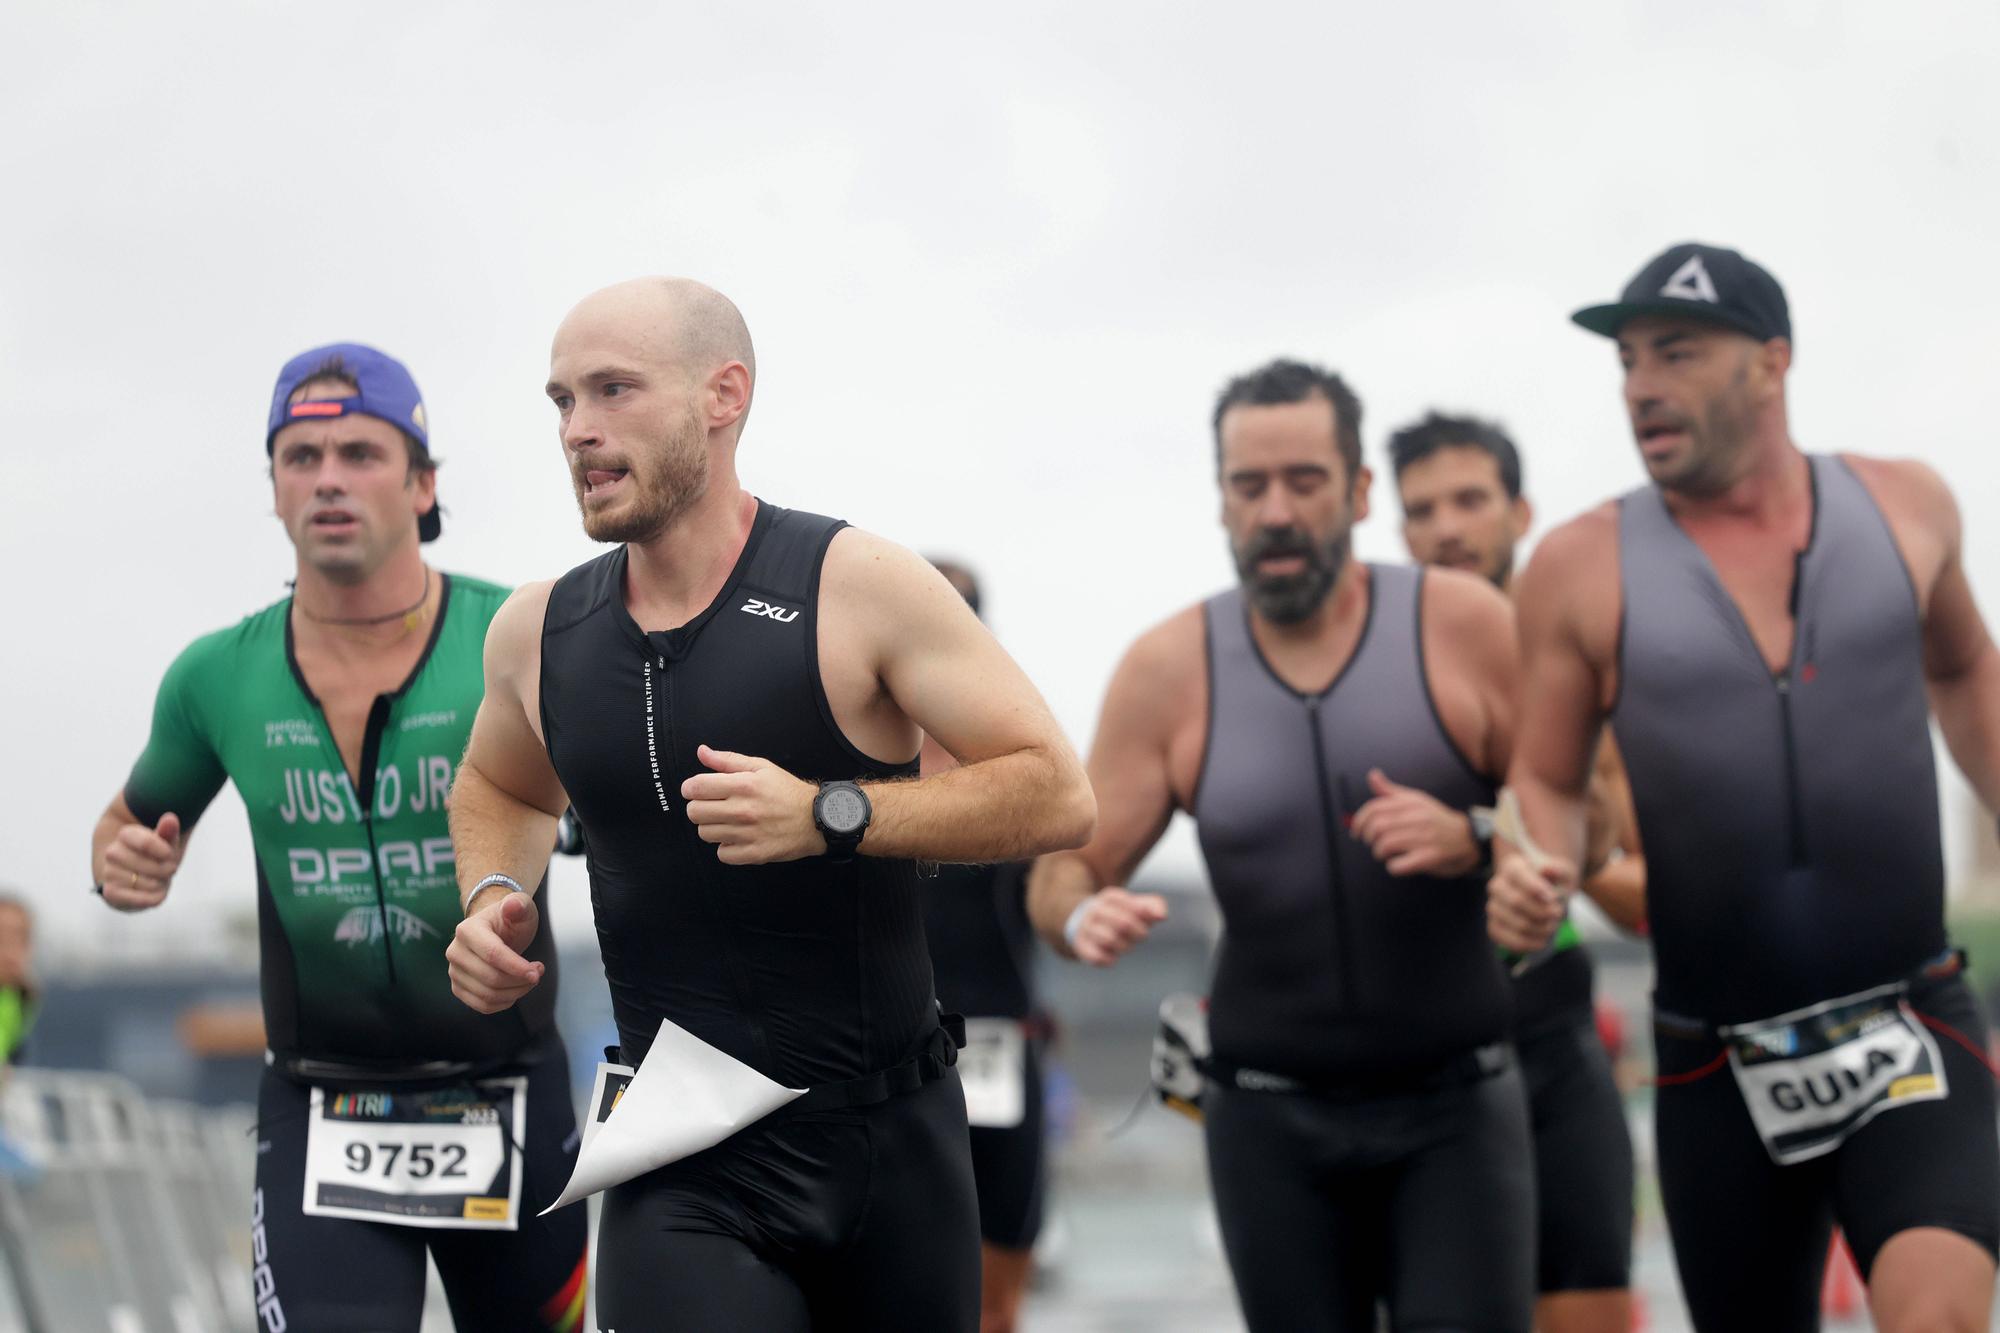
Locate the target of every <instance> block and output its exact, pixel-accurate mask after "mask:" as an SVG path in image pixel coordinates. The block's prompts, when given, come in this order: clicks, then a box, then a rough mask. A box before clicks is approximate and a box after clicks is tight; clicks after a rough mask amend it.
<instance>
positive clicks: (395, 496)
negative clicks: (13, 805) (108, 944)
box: [91, 343, 584, 1333]
mask: <svg viewBox="0 0 2000 1333" xmlns="http://www.w3.org/2000/svg"><path fill="white" fill-rule="evenodd" d="M265 448H266V451H267V453H268V455H269V457H270V460H271V478H272V486H273V493H274V497H275V501H276V509H277V514H278V517H279V519H280V521H281V522H283V523H284V525H285V530H286V533H287V535H289V536H290V538H291V540H292V544H293V546H294V547H295V548H296V549H297V552H298V565H297V575H296V582H295V584H294V586H293V593H292V596H290V597H288V598H285V599H284V600H282V601H279V602H277V603H275V604H274V605H272V606H270V607H267V608H266V609H264V610H262V611H259V612H257V613H256V614H254V615H251V616H249V617H248V618H246V619H244V620H243V621H241V622H239V623H238V624H237V625H235V626H232V627H230V628H228V629H224V630H220V631H217V632H216V633H213V634H209V635H206V636H204V637H202V638H200V639H197V640H196V641H195V642H194V643H193V644H192V645H190V646H189V647H188V648H187V649H186V650H185V651H184V652H183V653H182V654H181V655H180V657H179V658H178V659H176V661H175V662H174V664H173V665H172V666H171V667H170V668H168V671H167V675H166V679H165V680H164V681H163V682H162V683H161V686H160V690H159V694H158V698H157V701H156V703H155V706H154V713H153V727H152V734H151V736H150V738H149V739H148V741H147V743H146V748H145V751H144V753H143V754H141V755H140V757H139V761H138V763H137V764H135V765H134V767H133V769H132V773H131V776H130V777H129V778H128V779H127V781H126V783H125V786H124V788H123V789H122V790H121V791H120V792H119V793H118V795H116V796H114V797H113V798H112V800H111V804H110V806H109V808H108V809H107V810H106V811H105V813H104V815H103V817H102V818H101V819H100V820H99V821H98V825H97V830H96V835H95V837H94V838H93V839H92V846H91V854H92V866H93V869H94V871H95V875H96V880H97V891H98V892H99V893H100V894H101V895H102V896H103V898H104V900H105V902H106V903H108V904H109V905H111V906H112V907H114V908H117V909H118V910H120V911H127V912H133V911H140V910H144V909H147V908H152V907H157V906H159V905H160V904H161V903H162V902H163V901H164V900H165V899H166V897H167V893H168V890H169V889H170V887H171V885H172V882H173V878H174V873H175V871H176V870H177V869H178V868H179V865H180V859H181V852H182V848H183V846H184V844H185V840H186V837H187V835H188V833H189V832H191V831H192V829H193V827H194V824H195V821H196V820H197V819H199V818H200V816H201V813H202V811H203V810H204V809H206V808H207V806H208V803H209V802H210V800H212V799H213V798H214V796H215V795H216V793H217V792H218V791H219V790H220V789H221V787H222V784H223V783H224V782H226V781H233V782H234V783H235V784H236V788H237V790H238V792H239V793H241V795H242V797H243V802H244V804H245V806H247V807H248V809H249V815H250V826H251V836H252V840H253V842H254V844H255V847H256V856H257V883H258V904H257V907H258V913H257V915H258V923H259V930H260V935H261V940H262V954H263V957H262V969H261V971H262V984H263V1000H264V1027H265V1039H266V1042H267V1044H268V1046H269V1055H268V1062H267V1066H266V1072H265V1075H264V1081H263V1086H262V1088H261V1090H260V1093H259V1099H258V1101H259V1104H258V1120H259V1134H260V1142H259V1144H258V1148H257V1183H256V1190H255V1192H254V1194H253V1196H252V1201H251V1226H252V1234H253V1239H254V1240H255V1250H256V1256H257V1262H256V1266H255V1269H254V1273H253V1277H254V1297H255V1302H256V1306H257V1310H258V1314H259V1318H260V1320H261V1323H262V1326H263V1327H264V1329H265V1330H267V1333H278V1330H281V1329H291V1330H305V1331H306V1333H311V1331H313V1330H349V1329H358V1328H367V1329H377V1330H409V1331H410V1333H414V1330H415V1329H416V1328H417V1327H418V1325H419V1322H420V1321H421V1319H422V1313H423V1299H424V1282H425V1277H424V1268H425V1264H424V1260H425V1252H426V1249H428V1251H429V1253H430V1256H431V1258H432V1259H433V1260H434V1261H435V1262H436V1264H437V1268H438V1272H439V1274H440V1276H441V1277H442V1278H443V1280H444V1284H445V1288H446V1291H447V1293H448V1295H449V1297H450V1301H451V1306H452V1312H453V1315H454V1317H455V1319H456V1321H457V1323H458V1326H459V1327H460V1328H462V1329H480V1330H482V1331H483V1330H497V1331H499V1333H546V1330H549V1329H561V1330H569V1329H574V1328H576V1327H578V1326H579V1322H578V1321H580V1320H581V1318H582V1313H583V1300H584V1294H583V1282H584V1219H583V1216H582V1214H581V1213H580V1212H577V1211H576V1210H571V1212H570V1213H557V1214H555V1215H554V1216H553V1217H552V1218H549V1219H541V1218H537V1217H536V1216H535V1214H536V1212H537V1211H538V1210H539V1209H540V1208H542V1207H543V1206H544V1205H546V1204H547V1203H548V1202H549V1201H551V1200H552V1199H553V1198H554V1197H555V1195H556V1193H557V1192H558V1191H559V1190H560V1189H561V1186H562V1183H563V1181H564V1179H565V1178H566V1177H567V1175H568V1172H569V1169H570V1164H571V1148H572V1146H573V1145H571V1143H570V1140H571V1139H572V1137H573V1135H574V1131H575V1120H574V1117H573V1114H572V1111H571V1106H570V1097H569V1084H568V1077H567V1067H568V1061H567V1059H566V1058H565V1056H564V1053H563V1048H562V1043H561V1040H560V1039H559V1038H558V1037H557V1035H556V1032H555V1027H554V994H553V986H548V987H544V988H542V989H543V990H545V991H547V992H549V993H548V994H547V995H546V996H544V995H541V994H539V993H538V994H537V996H536V997H534V1000H533V1002H532V1003H529V1004H527V1005H523V1006H517V1007H516V1008H515V1010H514V1011H513V1012H511V1013H508V1014H502V1015H491V1016H487V1015H478V1014H474V1013H472V1012H471V1011H470V1010H468V1009H466V1008H465V1007H464V1006H463V1005H461V1004H459V1003H458V1002H457V1001H456V1000H455V999H454V998H453V997H452V994H451V987H450V981H449V979H448V977H447V975H446V969H445V957H444V949H445V944H446V942H447V941H448V940H449V938H450V936H451V932H452V930H453V928H454V926H455V925H456V923H457V922H458V920H459V918H460V909H459V900H458V888H457V881H456V878H455V875H454V868H453V856H452V846H451V839H450V833H449V829H448V828H447V825H446V816H445V809H446V802H445V797H446V795H447V793H448V792H449V791H450V788H451V782H452V774H453V767H454V765H455V763H456V762H457V760H458V758H459V756H460V755H461V754H463V753H464V750H465V745H466V738H467V735H468V733H469V732H470V730H471V725H472V718H473V715H474V713H475V712H476V711H477V710H478V707H479V700H480V695H481V691H482V675H481V666H480V653H481V647H482V644H483V642H484V639H485V634H486V627H487V624H488V622H490V621H491V620H492V618H493V615H494V613H495V612H496V611H497V610H498V609H499V607H500V604H501V603H502V601H503V600H504V599H505V597H506V590H505V589H503V588H499V587H496V586H494V585H493V584H490V583H485V582H482V581H480V580H477V579H468V578H464V577H460V576H456V575H449V574H440V573H437V572H435V571H433V570H432V569H431V568H430V567H429V566H428V565H427V564H426V563H425V562H424V559H423V556H422V553H421V549H420V544H421V543H422V542H425V541H429V540H431V539H432V538H435V537H436V536H437V535H438V533H439V529H440V525H439V518H438V509H437V480H436V476H437V464H436V461H435V460H434V459H433V458H432V457H431V454H430V444H429V429H428V424H427V422H426V420H425V416H424V408H423V402H422V399H421V398H420V397H419V395H418V393H417V386H416V383H415V382H414V381H413V380H412V379H411V377H410V374H409V372H408V371H407V370H405V369H404V368H403V366H402V365H401V364H400V363H399V362H397V361H395V360H394V359H393V358H391V357H388V356H385V355H383V354H382V353H381V352H378V351H376V350H375V349H373V348H370V347H365V346H361V345H359V344H353V343H348V344H337V345H334V346H328V347H321V348H315V349H314V350H312V351H310V352H306V353H304V354H303V355H301V356H298V357H295V358H293V360H292V361H291V362H289V363H288V364H287V365H286V366H285V368H284V370H283V371H282V372H280V374H279V377H278V383H277V387H276V389H275V391H274V392H273V394H272V398H271V410H270V416H269V420H268V425H267V429H266V432H265ZM538 869H539V868H538ZM554 952H555V951H554V941H553V940H552V939H551V938H550V936H549V933H548V932H547V931H546V930H542V931H540V932H538V934H537V937H536V938H535V940H534V941H533V943H532V944H531V945H530V946H529V947H528V949H527V954H528V956H529V957H530V958H531V959H532V960H533V965H534V966H535V968H536V969H538V970H540V969H545V968H551V967H553V966H554V962H555V956H554ZM550 980H551V981H553V977H551V978H550Z"/></svg>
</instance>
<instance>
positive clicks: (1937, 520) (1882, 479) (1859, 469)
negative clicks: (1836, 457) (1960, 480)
mask: <svg viewBox="0 0 2000 1333" xmlns="http://www.w3.org/2000/svg"><path fill="white" fill-rule="evenodd" d="M1840 460H1841V461H1842V462H1843V463H1845V464H1847V466H1848V467H1849V468H1850V469H1852V470H1853V472H1854V475H1855V476H1856V477H1858V478H1860V479H1861V484H1862V485H1863V486H1865V487H1867V488H1868V493H1869V494H1870V495H1871V496H1873V497H1874V499H1875V503H1876V504H1877V505H1878V506H1880V507H1881V509H1882V511H1883V513H1884V514H1885V515H1886V516H1887V517H1888V519H1889V521H1890V522H1891V523H1892V524H1896V525H1900V524H1902V523H1911V524H1914V525H1916V526H1918V527H1920V528H1921V529H1923V531H1924V532H1925V533H1926V534H1927V535H1929V536H1931V537H1933V538H1946V539H1948V540H1951V541H1953V542H1955V541H1956V540H1957V537H1958V525H1959V516H1958V502H1957V501H1956V500H1955V499H1953V498H1952V494H1951V487H1950V486H1948V485H1946V484H1945V480H1944V478H1943V477H1941V476H1939V475H1938V473H1937V470H1936V469H1935V468H1933V467H1931V466H1930V465H1929V464H1928V463H1922V462H1919V461H1917V460H1916V459H1914V458H1867V457H1863V456H1862V455H1860V454H1842V455H1841V456H1840Z"/></svg>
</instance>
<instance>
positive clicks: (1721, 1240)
mask: <svg viewBox="0 0 2000 1333" xmlns="http://www.w3.org/2000/svg"><path fill="white" fill-rule="evenodd" d="M1575 319H1576V322H1577V323H1579V324H1581V325H1582V326H1583V327H1585V328H1587V329H1590V330H1592V331H1593V332H1597V333H1601V334H1604V335H1605V336H1607V337H1610V338H1613V339H1615V340H1616V342H1617V345H1618V350H1619V357H1620V360H1621V362H1622V363H1623V365H1624V368H1625V371H1624V373H1625V401H1626V408H1627V411H1628V413H1629V415H1630V417H1631V421H1632V428H1633V433H1634V435H1635V436H1636V438H1637V440H1638V444H1639V450H1640V455H1641V457H1642V459H1643V460H1644V462H1645V466H1646V470H1647V472H1648V474H1649V475H1650V476H1651V478H1652V483H1653V484H1652V485H1650V486H1647V487H1643V488H1641V489H1639V490H1637V491H1634V492H1632V493H1631V494H1628V495H1626V496H1624V497H1623V498H1621V499H1619V500H1617V501H1614V502H1612V503H1610V504H1607V505H1604V506H1602V507H1600V508H1599V509H1596V510H1594V511H1592V512H1591V513H1588V514H1586V515H1584V516H1583V517H1581V518H1578V519H1576V520H1574V521H1572V522H1571V523H1569V524H1567V525H1565V526H1564V527H1562V528H1559V529H1557V530H1556V531H1555V532H1553V533H1551V534H1550V535H1549V536H1548V537H1547V538H1546V539H1545V540H1544V541H1543V543H1542V545H1541V547H1540V549H1539V550H1538V551H1537V552H1536V554H1535V558H1534V561H1533V563H1532V564H1531V565H1530V566H1529V568H1528V571H1527V574H1526V577H1525V578H1524V580H1523V582H1522V586H1521V589H1520V594H1519V606H1520V618H1521V635H1522V643H1523V653H1524V659H1525V660H1524V671H1523V675H1524V678H1525V680H1526V681H1527V685H1526V689H1525V694H1524V702H1523V716H1522V719H1521V729H1520V735H1521V738H1522V739H1521V740H1520V741H1519V742H1518V743H1517V746H1516V749H1515V757H1514V762H1513V765H1512V768H1511V770H1510V775H1509V776H1510V780H1511V785H1512V787H1513V789H1514V791H1515V792H1516V793H1517V794H1518V796H1519V798H1520V803H1521V807H1522V811H1523V814H1524V816H1525V821H1526V832H1527V842H1530V843H1533V844H1537V846H1528V845H1526V844H1525V843H1524V844H1523V845H1521V846H1519V847H1515V848H1511V849H1510V848H1505V847H1503V848H1502V849H1501V856H1500V858H1499V866H1498V869H1497V871H1496V873H1495V875H1494V878H1493V881H1492V885H1491V889H1490V898H1489V910H1488V916H1489V922H1490V924H1491V926H1492V930H1493V935H1494V938H1495V939H1496V940H1497V941H1498V942H1499V943H1501V944H1502V945H1504V946H1506V947H1509V948H1515V949H1521V950H1529V949H1535V948H1539V947H1541V946H1542V945H1543V944H1545V943H1546V941H1547V940H1548V938H1549V936H1550V935H1551V933H1552V932H1553V931H1554V929H1555V927H1556V925H1557V923H1558V922H1559V921H1560V920H1561V916H1562V910H1563V901H1564V899H1565V898H1566V896H1567V895H1568V893H1569V892H1570V891H1571V890H1572V889H1573V887H1574V884H1575V871H1574V867H1575V865H1576V862H1577V858H1578V853H1579V851H1580V850H1581V843H1582V833H1583V800H1584V789H1585V783H1586V780H1587V778H1588V775H1589V771H1590V758H1591V753H1592V748H1593V746H1594V744H1595V741H1596V737H1597V733H1598V730H1599V728H1600V726H1601V725H1603V724H1604V723H1605V722H1607V721H1608V722H1610V723H1611V724H1612V725H1613V726H1614V727H1615V728H1616V731H1617V735H1618V740H1619V744H1620V746H1621V748H1622V750H1623V752H1624V756H1625V760H1626V764H1627V767H1628V769H1629V771H1630V774H1631V781H1632V789H1633V795H1634V798H1635V801H1636V805H1637V810H1638V816H1639V827H1640V833H1641V841H1642V842H1643V843H1644V846H1645V849H1646V858H1647V876H1648V886H1647V887H1648V907H1649V914H1650V920H1651V926H1652V933H1653V939H1654V944H1655V949H1656V955H1657V961H1658V969H1659V973H1658V976H1659V979H1658V989H1657V991H1656V993H1655V1006H1656V1007H1655V1029H1656V1034H1655V1035H1656V1045H1657V1052H1658V1064H1659V1069H1660V1079H1659V1082H1660V1092H1659V1100H1658V1105H1657V1127H1658V1140H1659V1142H1658V1152H1659V1169H1660V1181H1661V1191H1662V1195H1663V1197H1664V1200H1665V1203H1666V1209H1667V1218H1668V1222H1669V1225H1670V1227H1671V1230H1672V1233H1673V1237H1674V1243H1675V1253H1676V1258H1677V1261H1678V1264H1679V1267H1680V1274H1681V1284H1682V1288H1683V1290H1684V1291H1685V1293H1686V1295H1687V1300H1688V1305H1689V1308H1690V1311H1691V1313H1692V1315H1693V1318H1694V1322H1695V1324H1696V1326H1697V1327H1698V1328H1701V1329H1748V1328H1755V1329H1759V1330H1780V1331H1783V1330H1794V1329H1798V1330H1805V1329H1815V1328H1817V1327H1818V1313H1817V1310H1818V1293H1819V1284H1820V1272H1821V1268H1822V1265H1823V1263H1824V1260H1825V1256H1826V1253H1827V1243H1828V1232H1829V1229H1830V1228H1831V1226H1832V1225H1833V1224H1834V1223H1835V1222H1838V1224H1839V1225H1840V1226H1841V1228H1842V1229H1843V1230H1844V1231H1845V1233H1846V1235H1847V1238H1848V1240H1849V1242H1850V1244H1851V1245H1852V1247H1853V1250H1854V1254H1855V1257H1856V1259H1857V1260H1858V1261H1859V1263H1860V1265H1861V1268H1862V1271H1863V1272H1864V1273H1865V1274H1866V1275H1867V1277H1868V1282H1869V1299H1870V1302H1871V1305H1872V1307H1873V1313H1874V1316H1875V1320H1876V1324H1877V1326H1878V1327H1880V1328H1882V1329H1885V1330H1891V1331H1892V1333H1893V1331H1895V1330H1911V1329H1945V1328H1949V1329H1983V1328H1985V1327H1986V1326H1987V1319H1988V1317H1989V1309H1990V1306H1991V1303H1992V1293H1993V1281H1994V1253H1995V1248H1996V1245H2000V1141H1996V1136H1995V1131H1994V1096H1993V1087H1992V1075H1991V1074H1990V1072H1989V1070H1988V1067H1987V1065H1986V1063H1985V1061H1984V1059H1983V1053H1984V1047H1985V1033H1986V1029H1985V1025H1984V1022H1983V1021H1982V1019H1981V1017H1980V1014H1979V1011H1978V1007H1977V1005H1976V1003H1975V1002H1974V1001H1973V999H1972V997H1971V995H1970V993H1969V992H1968V990H1967V988H1966V986H1965V983H1964V980H1963V978H1962V977H1961V976H1960V970H1961V967H1962V958H1961V956H1960V955H1959V954H1958V953H1957V952H1955V951H1954V950H1953V949H1952V948H1951V947H1950V946H1949V944H1948V942H1947V940H1946V937H1945V928H1944V895H1943V881H1944V870H1943V858H1942V855H1941V853H1940V848H1939V836H1938V811H1937V787H1936V774H1935V764H1934V759H1933V756H1932V749H1931V741H1930V730H1929V720H1930V715H1931V712H1932V711H1933V710H1934V711H1935V714H1936V717H1937V719H1938V722H1939V724H1940V726H1941V727H1942V729H1943V731H1944V735H1945V739H1946V741H1947V742H1948V744H1949V746H1950V748H1951V752H1952V754H1953V756H1954V757H1955V758H1956V759H1957V760H1958V762H1959V765H1960V767H1961V768H1962V769H1963V770H1964V772H1965V774H1966V776H1967V777H1968V778H1969V779H1970V780H1971V782H1972V784H1973V786H1974V787H1975V788H1977V789H1978V791H1979V793H1980V796H1981V798H1982V799H1983V800H1984V801H1985V802H1986V803H1987V805H1988V806H1989V807H1992V806H1994V805H1996V804H2000V654H1996V652H1995V650H1994V646H1993V643H1992V641H1991V640H1990V639H1989V637H1988V635H1987V631H1986V627H1985V625H1984V624H1983V622H1982V621H1981V619H1980V615H1979V612H1978V609H1977V607H1976V606H1975V604H1974V602H1973V597H1972V590H1971V587H1970V585H1969V583H1968V581H1967V577H1966V572H1965V568H1964V565H1963V563H1962V560H1961V555H1960V535H1961V525H1960V519H1959V514H1958V510H1957V506H1956V505H1955V503H1954V502H1953V500H1952V497H1951V494H1950V492H1949V491H1948V490H1947V489H1946V487H1945V486H1944V484H1943V482H1942V481H1940V480H1939V479H1938V477H1937V476H1936V474H1934V473H1933V472H1931V471H1930V470H1929V469H1928V468H1926V467H1924V466H1923V465H1922V464H1919V463H1915V462H1908V461H1897V462H1886V461H1882V460H1878V459H1869V458H1862V457H1858V456H1855V455H1848V454H1841V455H1824V454H1823V455H1807V454H1804V453H1802V452H1801V451H1800V450H1799V449H1798V447H1797V446H1796V445H1795V444H1794V443H1793V442H1792V439H1791V436H1790V430H1789V425H1788V422H1787V416H1786V404H1785V378H1786V373H1787V372H1788V371H1789V369H1790V367H1791V362H1792V337H1791V322H1790V316H1789V313H1788V311H1787V309H1786V304H1785V297H1784V293H1783V291H1782V290H1781V289H1780V288H1779V286H1778V284H1777V282H1776V281H1775V280H1774V279H1773V278H1772V277H1771V275H1770V274H1768V273H1766V272H1765V271H1764V270H1763V269H1762V268H1760V267H1758V266H1757V265H1756V264H1754V263H1752V262H1750V261H1749V260H1747V259H1745V258H1744V257H1743V256H1741V255H1739V254H1737V253H1736V252H1735V251H1732V250H1724V249H1718V248H1716V247H1713V246H1706V245H1679V246H1675V247H1674V248H1673V249H1671V250H1669V251H1667V252H1666V253H1665V254H1664V255H1661V256H1660V257H1659V258H1658V259H1656V260H1654V261H1653V262H1652V263H1651V264H1649V265H1647V266H1646V268H1645V269H1644V270H1642V271H1641V272H1640V274H1639V276H1638V277H1637V278H1635V279H1634V280H1633V281H1632V283H1631V285H1630V286H1628V287H1627V288H1626V290H1625V293H1624V296H1623V298H1622V299H1621V300H1620V301H1618V302H1616V303H1614V304H1611V305H1603V306H1593V307H1591V308H1589V309H1586V310H1582V311H1579V312H1578V313H1577V314H1576V316H1575Z"/></svg>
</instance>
